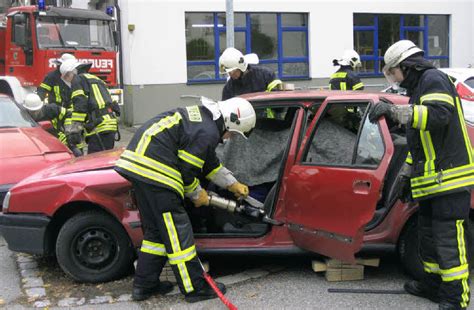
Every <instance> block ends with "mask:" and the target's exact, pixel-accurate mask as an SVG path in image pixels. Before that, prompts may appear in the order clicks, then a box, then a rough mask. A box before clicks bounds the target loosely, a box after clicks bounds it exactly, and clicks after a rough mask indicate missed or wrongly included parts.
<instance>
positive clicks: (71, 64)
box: [59, 58, 82, 76]
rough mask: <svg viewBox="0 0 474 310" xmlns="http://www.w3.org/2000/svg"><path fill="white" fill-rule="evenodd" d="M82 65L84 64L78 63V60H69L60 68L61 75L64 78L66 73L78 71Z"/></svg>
mask: <svg viewBox="0 0 474 310" xmlns="http://www.w3.org/2000/svg"><path fill="white" fill-rule="evenodd" d="M80 65H82V63H80V62H79V61H77V59H75V58H74V59H68V60H66V61H64V62H63V63H62V64H61V66H60V67H59V72H61V75H62V76H64V75H66V73H68V72H73V71H74V70H76V69H77V67H79V66H80Z"/></svg>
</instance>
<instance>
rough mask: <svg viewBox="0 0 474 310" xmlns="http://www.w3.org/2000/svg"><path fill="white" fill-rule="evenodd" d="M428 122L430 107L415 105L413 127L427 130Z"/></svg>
mask: <svg viewBox="0 0 474 310" xmlns="http://www.w3.org/2000/svg"><path fill="white" fill-rule="evenodd" d="M427 122H428V108H427V107H426V106H424V105H415V106H414V109H413V125H412V127H413V128H416V129H419V130H426V123H427Z"/></svg>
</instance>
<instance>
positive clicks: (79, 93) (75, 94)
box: [71, 89, 86, 99]
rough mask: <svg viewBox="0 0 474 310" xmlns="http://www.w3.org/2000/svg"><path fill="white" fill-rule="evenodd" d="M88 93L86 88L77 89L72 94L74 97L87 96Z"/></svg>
mask: <svg viewBox="0 0 474 310" xmlns="http://www.w3.org/2000/svg"><path fill="white" fill-rule="evenodd" d="M85 95H86V93H84V90H82V89H78V90H75V91H73V92H72V94H71V99H72V98H74V97H77V96H85Z"/></svg>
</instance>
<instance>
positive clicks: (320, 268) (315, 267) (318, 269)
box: [311, 260, 328, 272]
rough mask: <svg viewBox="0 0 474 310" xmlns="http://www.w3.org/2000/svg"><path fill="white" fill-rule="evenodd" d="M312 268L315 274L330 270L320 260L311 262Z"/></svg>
mask: <svg viewBox="0 0 474 310" xmlns="http://www.w3.org/2000/svg"><path fill="white" fill-rule="evenodd" d="M311 267H312V268H313V271H314V272H321V271H326V270H327V269H328V267H327V265H326V263H325V262H322V261H319V260H313V261H312V262H311Z"/></svg>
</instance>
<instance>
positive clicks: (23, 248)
mask: <svg viewBox="0 0 474 310" xmlns="http://www.w3.org/2000/svg"><path fill="white" fill-rule="evenodd" d="M50 221H51V219H50V218H49V217H47V216H44V215H39V214H4V213H0V232H1V234H2V235H3V238H5V240H6V241H7V243H8V248H9V249H10V250H12V251H16V252H24V253H30V254H39V255H44V254H45V242H46V238H45V235H46V227H47V226H48V224H49V222H50Z"/></svg>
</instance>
